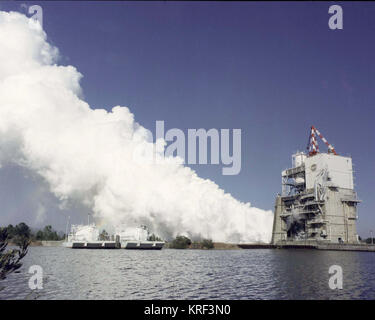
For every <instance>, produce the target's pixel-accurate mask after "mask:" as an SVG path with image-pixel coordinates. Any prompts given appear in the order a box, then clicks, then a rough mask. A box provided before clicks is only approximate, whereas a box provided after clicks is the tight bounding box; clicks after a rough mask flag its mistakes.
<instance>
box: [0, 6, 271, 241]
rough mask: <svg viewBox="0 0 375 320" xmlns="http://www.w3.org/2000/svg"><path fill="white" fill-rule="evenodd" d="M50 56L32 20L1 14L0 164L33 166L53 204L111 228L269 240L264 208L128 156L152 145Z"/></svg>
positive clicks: (126, 115)
mask: <svg viewBox="0 0 375 320" xmlns="http://www.w3.org/2000/svg"><path fill="white" fill-rule="evenodd" d="M58 55H59V53H58V50H57V49H56V48H55V47H53V46H51V45H50V44H49V43H48V42H47V38H46V34H45V32H44V31H43V30H42V29H41V27H40V25H39V24H38V23H37V22H35V21H34V20H31V19H28V18H27V17H26V16H24V15H21V14H19V13H15V12H10V13H8V12H0V164H1V165H2V166H5V165H7V164H13V165H14V164H17V165H20V166H23V167H25V168H27V169H28V170H31V171H33V172H34V173H36V174H38V175H40V176H41V177H42V178H43V179H44V180H45V181H46V182H47V184H48V185H49V188H50V191H51V192H52V193H53V194H54V195H55V196H56V197H57V198H58V199H60V201H61V202H62V203H66V202H69V201H75V202H76V201H79V202H81V203H82V204H84V205H86V206H87V207H89V208H90V209H91V210H92V212H93V214H94V217H95V218H96V219H97V221H100V222H101V223H104V224H106V225H112V226H113V227H116V226H118V225H120V224H130V225H134V224H146V225H148V226H149V227H150V229H151V230H152V231H153V232H155V233H157V234H159V235H161V236H164V237H171V236H175V235H177V234H185V233H187V234H188V235H190V236H195V237H210V238H212V239H213V240H214V241H232V242H237V241H249V242H250V241H264V242H268V241H269V240H270V237H271V229H272V220H273V214H272V212H271V211H264V210H261V209H257V208H254V207H251V206H250V204H249V203H242V202H239V201H238V200H236V199H234V198H233V197H232V196H231V195H230V194H228V193H225V192H224V191H223V190H222V189H220V188H219V187H218V186H217V185H216V184H215V183H214V182H212V181H210V180H204V179H201V178H199V177H198V176H197V175H196V173H195V172H194V171H193V170H191V169H190V168H188V167H184V166H183V165H182V164H181V162H180V161H179V159H177V158H167V159H165V160H162V162H161V163H158V164H152V163H147V162H139V161H136V159H135V158H134V154H135V152H137V154H139V151H140V150H141V153H142V152H144V153H147V151H149V150H152V149H153V148H154V144H153V143H152V142H148V140H147V132H146V129H145V128H143V127H142V126H140V125H139V124H138V123H136V122H135V121H134V115H133V114H132V113H131V112H130V111H129V109H128V108H127V107H120V106H116V107H114V108H113V109H112V111H111V112H107V111H106V110H104V109H95V110H94V109H91V108H90V106H89V105H88V104H87V103H86V102H85V101H83V100H81V98H80V97H81V88H80V84H79V81H80V79H81V74H80V73H79V72H78V71H77V70H76V68H74V67H72V66H59V65H57V64H56V63H57V60H58ZM145 94H147V93H145ZM158 149H159V151H158V152H160V145H159V147H158ZM44 214H48V212H44V209H43V210H41V211H40V212H39V216H40V217H42V216H43V215H44Z"/></svg>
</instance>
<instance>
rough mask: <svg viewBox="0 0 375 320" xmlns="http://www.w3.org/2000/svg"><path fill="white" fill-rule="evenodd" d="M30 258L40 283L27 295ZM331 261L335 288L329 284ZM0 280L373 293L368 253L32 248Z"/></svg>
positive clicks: (209, 292)
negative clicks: (338, 278)
mask: <svg viewBox="0 0 375 320" xmlns="http://www.w3.org/2000/svg"><path fill="white" fill-rule="evenodd" d="M32 265H39V266H41V267H42V269H43V289H41V290H38V291H37V292H34V293H32V294H31V295H30V293H31V289H30V288H29V286H28V282H29V279H30V277H31V276H32V274H28V273H27V272H28V269H29V267H30V266H32ZM332 265H339V266H341V267H342V270H343V289H342V290H337V289H336V290H332V289H330V288H329V285H328V281H329V277H330V276H331V275H330V274H329V273H328V270H329V267H330V266H332ZM0 286H1V287H3V290H1V291H0V299H25V298H26V297H28V298H30V297H31V298H37V299H375V253H371V252H339V251H337V252H336V251H317V250H302V249H295V250H273V249H264V250H263V249H257V250H173V249H163V250H161V251H137V250H73V249H69V248H63V247H31V248H30V249H29V253H28V254H27V256H26V257H25V258H24V265H23V267H22V268H21V272H20V273H18V274H12V275H10V276H9V277H8V278H7V279H6V280H4V281H1V282H0Z"/></svg>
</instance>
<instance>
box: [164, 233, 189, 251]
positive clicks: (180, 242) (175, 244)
mask: <svg viewBox="0 0 375 320" xmlns="http://www.w3.org/2000/svg"><path fill="white" fill-rule="evenodd" d="M190 245H191V240H190V239H189V238H188V237H185V236H177V237H176V239H174V240H173V241H172V242H171V244H170V246H169V247H170V248H173V249H186V248H188V247H189V246H190Z"/></svg>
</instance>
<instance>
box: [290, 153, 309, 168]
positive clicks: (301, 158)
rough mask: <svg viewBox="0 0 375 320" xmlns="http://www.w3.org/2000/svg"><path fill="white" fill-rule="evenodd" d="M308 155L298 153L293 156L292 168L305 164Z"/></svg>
mask: <svg viewBox="0 0 375 320" xmlns="http://www.w3.org/2000/svg"><path fill="white" fill-rule="evenodd" d="M305 160H306V154H305V153H304V152H296V153H295V154H293V155H292V166H293V168H296V167H299V166H301V165H302V164H304V163H305Z"/></svg>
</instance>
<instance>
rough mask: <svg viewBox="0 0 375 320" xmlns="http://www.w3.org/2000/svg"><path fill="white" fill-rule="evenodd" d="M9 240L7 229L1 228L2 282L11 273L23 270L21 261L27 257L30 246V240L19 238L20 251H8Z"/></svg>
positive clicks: (0, 264)
mask: <svg viewBox="0 0 375 320" xmlns="http://www.w3.org/2000/svg"><path fill="white" fill-rule="evenodd" d="M8 239H9V235H8V232H7V228H0V280H4V279H5V278H6V277H7V276H8V275H9V274H10V273H12V272H14V271H16V270H18V269H19V268H21V266H22V263H21V260H22V259H23V258H24V257H25V256H26V254H27V248H28V246H29V244H30V240H29V238H26V237H23V238H22V237H19V238H18V245H19V249H13V250H7V251H6V248H7V246H8Z"/></svg>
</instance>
